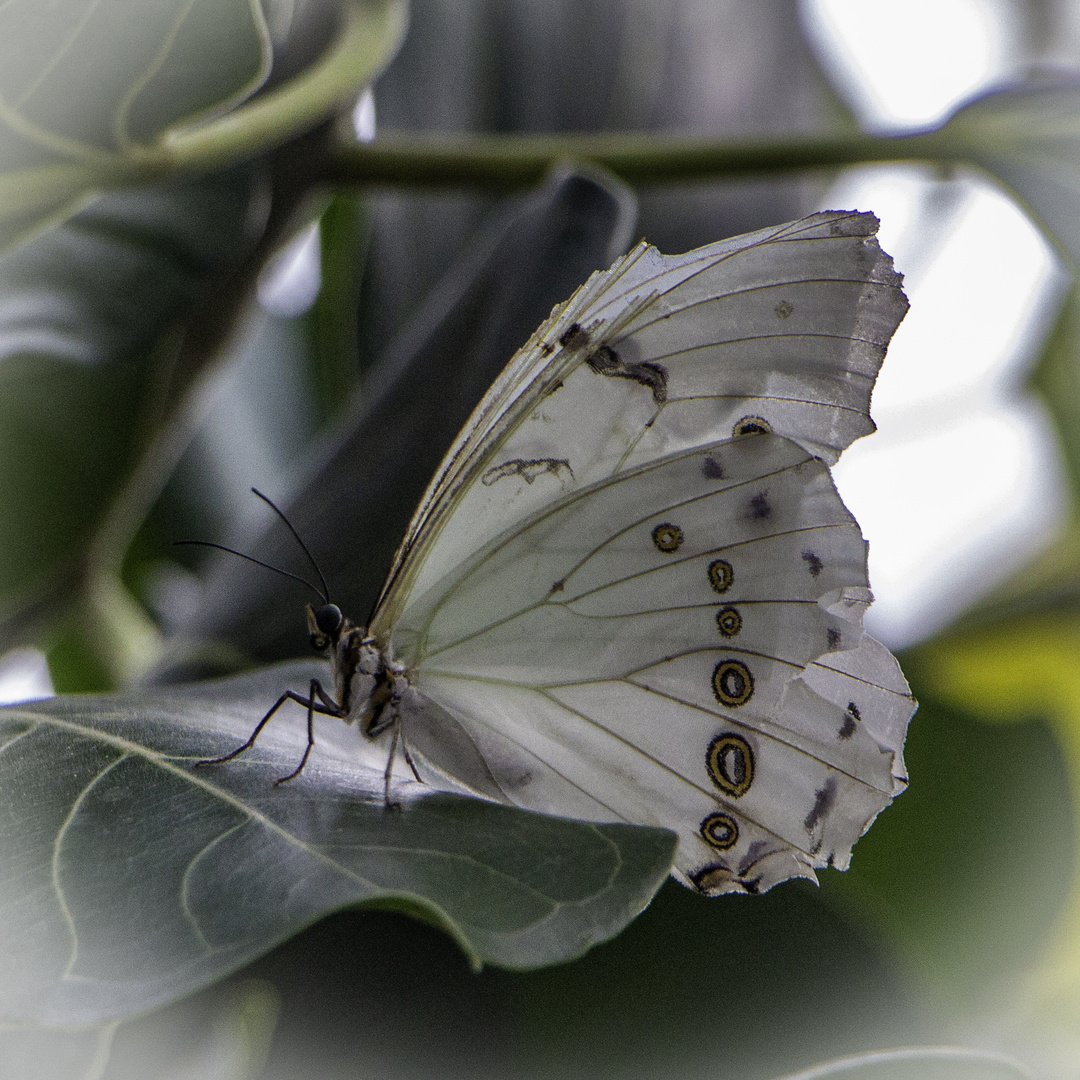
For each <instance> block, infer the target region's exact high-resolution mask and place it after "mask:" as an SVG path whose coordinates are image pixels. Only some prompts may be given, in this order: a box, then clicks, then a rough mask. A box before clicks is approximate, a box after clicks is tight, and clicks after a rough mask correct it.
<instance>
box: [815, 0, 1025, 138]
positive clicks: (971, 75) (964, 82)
mask: <svg viewBox="0 0 1080 1080" xmlns="http://www.w3.org/2000/svg"><path fill="white" fill-rule="evenodd" d="M800 13H801V15H802V22H803V26H804V28H805V30H806V33H807V36H808V37H809V39H810V41H811V42H812V43H813V45H814V46H815V48H816V49H817V51H818V53H819V55H820V56H821V57H822V59H823V60H824V61H825V62H826V64H827V65H828V68H829V72H830V74H831V75H832V77H833V81H834V82H835V84H836V87H837V89H838V90H839V91H840V92H841V93H842V94H843V95H844V97H845V99H846V100H847V103H848V105H849V106H850V107H851V109H852V110H853V111H854V112H855V114H856V116H857V117H858V118H859V120H860V121H861V122H862V123H863V124H864V125H865V126H866V127H867V128H869V129H870V130H873V131H896V130H910V129H912V128H919V127H927V126H933V125H935V124H937V123H938V122H940V121H941V120H944V119H945V117H946V116H948V114H949V113H950V112H952V110H953V109H954V108H955V107H956V106H957V105H958V104H959V103H960V102H961V101H963V100H964V99H965V98H967V97H969V96H971V94H973V93H974V92H976V91H978V90H979V89H981V88H982V87H984V86H987V85H989V84H990V83H994V82H998V81H1002V80H1004V79H1007V78H1009V77H1010V76H1013V75H1015V74H1017V71H1018V66H1019V65H1018V58H1019V57H1020V55H1021V50H1020V48H1019V37H1020V32H1021V30H1020V27H1021V23H1020V19H1019V18H1018V14H1017V12H1016V10H1015V8H1014V6H1013V4H1012V3H1010V2H1009V0H904V3H902V4H900V3H880V2H877V3H875V2H871V0H802V3H801V7H800Z"/></svg>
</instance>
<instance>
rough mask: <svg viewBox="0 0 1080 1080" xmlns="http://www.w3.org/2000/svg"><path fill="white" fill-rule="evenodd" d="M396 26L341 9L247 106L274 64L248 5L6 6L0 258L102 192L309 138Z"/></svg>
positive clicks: (387, 4) (369, 1)
mask: <svg viewBox="0 0 1080 1080" xmlns="http://www.w3.org/2000/svg"><path fill="white" fill-rule="evenodd" d="M404 26H405V6H404V3H403V0H343V3H342V5H341V17H340V25H339V28H338V32H337V33H336V34H335V35H334V36H333V40H332V41H331V42H330V44H329V45H328V47H327V48H326V50H325V51H324V52H323V54H322V55H320V56H319V57H317V58H316V59H315V60H314V61H313V62H312V63H311V64H309V65H308V67H307V68H306V69H305V70H303V71H302V72H300V73H299V74H298V75H297V76H296V77H295V78H293V79H290V80H288V81H287V82H285V83H284V84H283V85H281V86H277V87H274V88H273V89H269V90H267V91H266V92H265V93H263V94H259V95H256V96H255V97H254V98H252V95H253V94H255V92H256V91H257V90H258V89H259V87H260V86H261V85H262V84H263V82H264V81H265V80H266V78H267V75H268V74H269V72H270V69H271V67H272V65H273V61H274V55H273V51H274V50H273V46H272V43H271V38H270V34H269V31H268V29H267V25H266V20H265V18H264V16H263V10H262V6H261V4H259V3H256V2H253V0H159V2H158V3H155V4H152V5H147V4H145V3H143V2H142V0H117V2H114V3H110V4H89V5H88V4H87V3H85V0H57V2H56V3H52V4H49V5H47V6H43V5H41V4H37V3H33V2H28V0H24V2H14V3H8V4H4V5H3V7H0V247H3V246H6V245H8V244H10V243H12V242H14V241H15V240H17V239H19V238H20V237H22V236H25V235H26V234H27V233H29V232H31V231H32V230H34V229H35V228H38V227H40V226H41V225H42V224H44V223H45V222H47V221H49V220H51V219H57V218H60V217H63V216H66V215H67V214H69V213H71V212H72V211H74V210H75V209H77V208H78V207H79V206H80V205H81V204H82V203H85V202H86V201H87V199H88V198H90V197H91V196H92V195H93V194H94V193H95V192H96V191H98V190H100V189H102V188H107V187H117V186H128V185H131V184H136V183H141V182H145V181H147V180H150V179H155V178H160V177H162V176H167V175H171V174H175V173H177V172H179V171H183V170H190V169H195V168H198V169H206V168H214V167H220V166H222V165H225V164H229V163H231V162H234V161H237V160H239V159H242V158H244V157H249V156H251V155H253V154H255V153H257V152H258V151H260V150H263V149H266V148H269V147H271V146H275V145H278V144H280V143H282V142H284V141H286V140H287V139H288V138H290V137H292V136H294V135H297V134H299V133H301V132H303V131H305V130H307V129H309V128H311V127H314V126H315V125H316V124H318V123H319V121H320V120H322V119H324V118H325V117H326V116H327V115H329V114H330V113H332V112H333V111H334V109H335V108H336V107H338V106H339V104H340V103H341V102H342V101H344V100H345V99H346V98H348V97H349V95H350V94H352V93H353V92H354V91H355V90H356V88H357V87H359V86H361V85H363V84H365V83H367V82H370V81H371V80H372V79H373V78H374V77H375V75H376V74H378V72H379V70H381V68H382V67H383V65H385V63H386V62H387V61H388V60H389V58H390V57H391V56H392V55H393V53H394V52H395V51H396V49H397V46H398V44H399V42H400V39H401V36H402V34H403V32H404ZM249 98H252V100H247V99H249Z"/></svg>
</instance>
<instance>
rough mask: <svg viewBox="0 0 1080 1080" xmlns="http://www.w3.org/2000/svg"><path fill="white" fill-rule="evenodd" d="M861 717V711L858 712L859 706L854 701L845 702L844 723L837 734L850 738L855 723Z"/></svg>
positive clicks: (842, 737) (853, 731) (853, 732)
mask: <svg viewBox="0 0 1080 1080" xmlns="http://www.w3.org/2000/svg"><path fill="white" fill-rule="evenodd" d="M861 719H862V713H860V712H859V706H858V705H856V704H855V702H854V701H849V702H848V703H847V714H846V715H845V717H844V723H843V725H842V726H841V728H840V730H839V731H838V732H837V735H839V736H840V738H841V739H850V738H851V736H852V735H854V734H855V725H856V724H857V723H858V722H859V721H860V720H861Z"/></svg>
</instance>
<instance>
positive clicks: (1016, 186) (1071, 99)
mask: <svg viewBox="0 0 1080 1080" xmlns="http://www.w3.org/2000/svg"><path fill="white" fill-rule="evenodd" d="M940 137H941V140H942V143H943V144H944V146H945V147H950V148H956V149H960V150H962V152H964V153H965V154H966V155H968V156H969V157H970V158H971V160H973V161H976V162H978V163H979V164H980V165H982V166H984V167H985V168H987V169H989V170H990V172H992V173H994V174H995V175H996V176H998V177H1000V178H1001V179H1002V180H1004V181H1005V183H1006V184H1007V185H1008V186H1009V187H1010V188H1012V190H1013V192H1014V193H1015V194H1016V196H1017V197H1018V198H1019V200H1020V201H1021V202H1022V203H1024V204H1025V205H1026V206H1027V207H1028V208H1029V209H1030V210H1031V211H1032V212H1033V213H1034V215H1035V217H1037V218H1039V219H1041V220H1042V222H1043V223H1044V224H1045V225H1046V227H1047V229H1048V231H1049V232H1050V234H1051V235H1052V236H1054V237H1056V238H1057V240H1058V241H1059V242H1060V244H1061V246H1062V247H1063V248H1064V249H1065V251H1066V252H1068V254H1069V256H1070V258H1071V259H1072V261H1073V263H1074V264H1077V265H1080V75H1073V74H1070V73H1067V72H1054V73H1053V74H1045V75H1036V76H1034V77H1032V78H1031V79H1030V80H1029V81H1028V82H1025V83H1023V84H1021V85H1019V86H1015V87H1007V88H1005V89H1000V90H995V91H992V92H990V93H988V94H984V95H982V96H981V97H978V98H976V99H975V100H973V101H972V102H970V103H969V104H968V105H966V106H964V107H963V108H962V109H960V110H959V112H957V113H956V114H955V115H954V116H953V117H952V119H950V120H949V122H948V123H947V124H946V125H945V126H944V128H942V129H941V132H940Z"/></svg>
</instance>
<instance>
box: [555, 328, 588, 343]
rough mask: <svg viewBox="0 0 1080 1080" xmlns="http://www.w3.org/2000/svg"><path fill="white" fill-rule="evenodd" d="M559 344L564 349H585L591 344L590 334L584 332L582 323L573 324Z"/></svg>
mask: <svg viewBox="0 0 1080 1080" xmlns="http://www.w3.org/2000/svg"><path fill="white" fill-rule="evenodd" d="M559 344H560V345H561V346H562V347H563V348H564V349H584V348H585V346H586V345H588V344H589V332H588V331H587V330H583V329H582V327H581V324H580V323H571V324H570V326H569V327H568V328H567V329H566V332H565V333H564V334H563V336H562V337H561V338H559Z"/></svg>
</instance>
